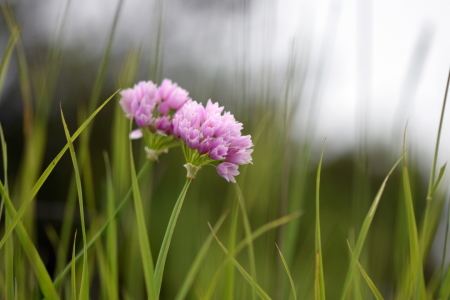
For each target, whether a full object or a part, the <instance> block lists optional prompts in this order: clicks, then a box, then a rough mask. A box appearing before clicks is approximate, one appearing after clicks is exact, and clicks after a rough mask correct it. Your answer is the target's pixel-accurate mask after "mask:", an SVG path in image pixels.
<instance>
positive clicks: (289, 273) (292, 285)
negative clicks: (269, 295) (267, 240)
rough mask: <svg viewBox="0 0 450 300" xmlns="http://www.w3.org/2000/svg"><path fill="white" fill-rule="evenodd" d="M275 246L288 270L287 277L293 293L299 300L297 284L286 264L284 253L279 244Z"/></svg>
mask: <svg viewBox="0 0 450 300" xmlns="http://www.w3.org/2000/svg"><path fill="white" fill-rule="evenodd" d="M275 246H277V249H278V253H279V254H280V257H281V261H282V262H283V265H284V269H285V270H286V273H287V275H288V277H289V281H290V283H291V289H292V293H293V294H294V299H295V300H297V293H296V292H295V284H294V280H292V276H291V272H290V271H289V267H288V265H287V263H286V260H285V259H284V256H283V253H281V250H280V248H279V247H278V245H277V244H275Z"/></svg>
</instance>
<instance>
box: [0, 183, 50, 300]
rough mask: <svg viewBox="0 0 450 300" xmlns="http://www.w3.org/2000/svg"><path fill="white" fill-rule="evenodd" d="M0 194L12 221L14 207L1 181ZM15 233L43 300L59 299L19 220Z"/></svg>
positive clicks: (14, 213) (14, 211) (14, 215)
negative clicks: (45, 299) (43, 297)
mask: <svg viewBox="0 0 450 300" xmlns="http://www.w3.org/2000/svg"><path fill="white" fill-rule="evenodd" d="M0 194H1V195H2V197H3V198H4V200H5V205H6V209H7V211H8V214H9V215H10V216H11V217H12V218H13V219H14V218H15V217H16V214H17V212H16V209H15V208H14V205H13V204H12V202H11V199H10V198H9V196H8V194H7V193H6V190H5V187H4V186H3V183H2V182H1V181H0ZM16 233H17V236H18V237H19V240H20V242H21V244H22V248H23V250H24V251H25V253H26V255H27V256H28V260H29V261H30V264H31V267H32V268H33V270H34V273H35V274H36V278H37V280H38V282H39V286H40V287H41V290H42V293H43V294H44V296H45V298H47V299H48V300H56V299H59V296H58V293H57V292H56V290H55V287H54V286H53V283H52V281H51V278H50V275H49V274H48V272H47V269H46V268H45V265H44V263H43V262H42V259H41V257H40V256H39V253H38V251H37V250H36V247H35V246H34V244H33V242H32V241H31V239H30V237H29V235H28V233H27V231H26V229H25V227H24V226H23V224H22V222H21V221H20V220H19V221H18V223H17V226H16Z"/></svg>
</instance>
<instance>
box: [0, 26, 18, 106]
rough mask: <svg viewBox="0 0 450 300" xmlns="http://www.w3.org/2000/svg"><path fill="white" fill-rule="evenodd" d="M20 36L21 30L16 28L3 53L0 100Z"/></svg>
mask: <svg viewBox="0 0 450 300" xmlns="http://www.w3.org/2000/svg"><path fill="white" fill-rule="evenodd" d="M19 36H20V28H19V27H16V28H14V30H13V31H12V33H11V37H10V38H9V41H8V44H7V45H6V49H5V52H4V53H3V57H2V62H1V63H0V99H1V95H2V91H3V84H4V82H5V78H6V72H7V71H8V66H9V63H10V62H11V56H12V54H13V51H14V47H15V45H16V43H17V41H18V39H19Z"/></svg>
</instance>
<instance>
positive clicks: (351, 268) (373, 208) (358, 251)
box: [341, 152, 405, 300]
mask: <svg viewBox="0 0 450 300" xmlns="http://www.w3.org/2000/svg"><path fill="white" fill-rule="evenodd" d="M404 155H405V152H403V153H402V156H401V157H400V158H399V159H398V160H397V162H396V163H395V164H394V166H393V167H392V169H391V170H390V171H389V173H388V174H387V176H386V178H385V179H384V181H383V183H382V184H381V186H380V189H379V190H378V192H377V194H376V196H375V199H374V200H373V202H372V205H371V206H370V209H369V212H368V213H367V216H366V218H365V219H364V222H363V225H362V227H361V231H360V232H359V236H358V239H357V241H356V246H355V250H354V253H353V256H352V259H351V261H350V266H349V268H348V271H347V276H346V278H345V282H344V288H343V290H342V295H341V300H344V299H345V296H346V294H347V290H348V288H349V285H350V282H351V280H352V277H353V273H354V272H355V269H356V266H357V261H358V259H359V255H360V254H361V251H362V248H363V246H364V241H365V240H366V236H367V232H368V231H369V228H370V225H371V223H372V220H373V217H374V216H375V212H376V210H377V208H378V204H379V203H380V200H381V196H382V195H383V192H384V188H385V187H386V183H387V181H388V179H389V177H390V176H391V174H392V172H393V171H394V169H395V168H396V167H397V165H398V164H399V163H400V161H401V160H402V158H403V157H404Z"/></svg>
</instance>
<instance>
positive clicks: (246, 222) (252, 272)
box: [233, 184, 258, 299]
mask: <svg viewBox="0 0 450 300" xmlns="http://www.w3.org/2000/svg"><path fill="white" fill-rule="evenodd" d="M233 186H234V189H235V190H236V194H237V199H238V202H239V206H240V207H241V212H242V221H243V223H244V230H245V237H246V239H247V242H248V258H249V261H250V275H251V276H252V278H253V280H254V281H255V282H258V280H257V275H256V264H255V250H254V249H253V242H252V229H251V227H250V221H249V220H248V215H247V210H246V208H245V202H244V196H243V195H242V191H241V189H240V188H239V185H238V184H233ZM252 299H256V294H255V293H254V292H253V293H252Z"/></svg>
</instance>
